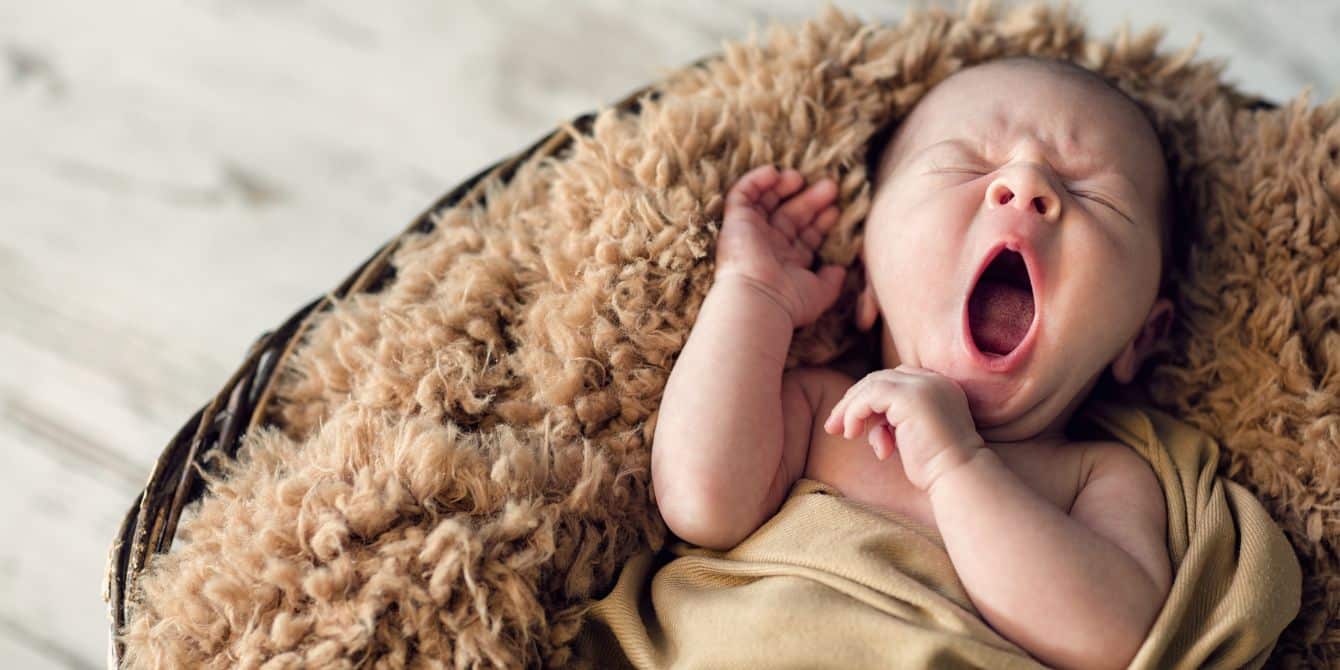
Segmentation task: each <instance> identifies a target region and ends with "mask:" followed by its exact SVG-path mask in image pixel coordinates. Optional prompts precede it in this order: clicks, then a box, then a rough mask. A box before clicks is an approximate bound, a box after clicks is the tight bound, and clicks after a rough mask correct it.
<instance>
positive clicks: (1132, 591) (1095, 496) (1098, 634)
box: [929, 444, 1171, 668]
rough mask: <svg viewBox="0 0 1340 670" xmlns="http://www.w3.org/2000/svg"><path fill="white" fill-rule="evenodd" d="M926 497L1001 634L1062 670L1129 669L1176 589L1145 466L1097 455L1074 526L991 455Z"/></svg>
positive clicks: (1110, 451)
mask: <svg viewBox="0 0 1340 670" xmlns="http://www.w3.org/2000/svg"><path fill="white" fill-rule="evenodd" d="M929 495H930V499H931V506H932V507H933V509H934V511H935V521H936V524H937V525H938V526H939V529H940V533H941V535H942V536H943V537H944V541H945V546H946V548H947V549H948V550H949V554H950V556H951V557H952V558H953V561H954V568H955V570H956V571H957V572H958V574H959V578H960V579H961V580H962V581H963V584H964V586H965V587H966V588H967V590H968V593H969V595H970V596H971V597H972V601H973V604H974V605H976V606H977V609H978V610H979V611H980V612H981V613H982V615H983V616H984V617H986V619H987V620H988V621H989V622H990V623H991V625H992V626H994V627H995V628H996V630H998V631H1000V633H1001V634H1003V635H1005V636H1006V637H1008V638H1010V639H1011V640H1013V641H1014V642H1015V643H1017V644H1019V646H1021V647H1024V648H1025V649H1027V650H1028V651H1029V652H1030V653H1032V654H1033V655H1034V656H1036V657H1037V658H1038V659H1040V660H1041V661H1043V662H1044V663H1047V664H1049V665H1053V666H1056V667H1063V668H1070V667H1084V668H1098V667H1126V665H1127V664H1128V663H1129V662H1130V660H1131V658H1132V657H1134V655H1135V652H1136V651H1137V650H1138V649H1139V647H1140V645H1141V643H1142V642H1143V641H1144V638H1145V636H1146V635H1147V634H1148V632H1149V628H1150V626H1151V625H1152V624H1153V622H1154V619H1155V617H1156V616H1157V615H1158V613H1159V610H1160V609H1162V607H1163V602H1164V598H1165V597H1166V595H1167V593H1168V588H1169V583H1170V581H1171V577H1170V567H1169V561H1168V554H1167V549H1166V540H1165V525H1166V523H1167V508H1166V506H1165V503H1164V499H1163V492H1162V489H1161V488H1160V487H1159V482H1158V480H1157V479H1156V478H1155V477H1154V474H1153V472H1152V471H1151V470H1150V468H1149V465H1148V464H1146V463H1145V462H1144V460H1143V459H1141V458H1140V456H1139V455H1137V454H1135V453H1134V452H1132V451H1130V450H1129V449H1128V448H1126V447H1125V446H1123V445H1118V444H1111V445H1104V446H1102V447H1100V448H1098V449H1097V450H1096V452H1095V454H1094V457H1093V460H1092V461H1091V465H1090V468H1089V471H1088V474H1087V478H1086V480H1085V481H1084V483H1083V486H1082V488H1081V491H1080V493H1079V495H1078V497H1077V498H1076V500H1075V503H1074V505H1073V506H1072V509H1071V512H1070V515H1068V516H1067V515H1066V514H1065V513H1064V512H1062V511H1061V510H1059V509H1057V508H1056V507H1054V506H1052V505H1051V504H1049V503H1048V502H1047V501H1045V500H1044V499H1043V498H1042V497H1041V496H1039V495H1038V494H1037V493H1035V492H1034V491H1033V490H1031V489H1029V488H1028V487H1027V486H1026V485H1025V484H1024V483H1023V481H1022V480H1020V479H1019V478H1018V477H1017V476H1016V475H1015V474H1014V473H1013V472H1011V471H1010V470H1008V469H1007V468H1006V467H1005V466H1004V464H1003V463H1002V462H1001V461H1000V459H999V457H998V456H997V455H996V454H995V453H994V452H992V451H991V450H990V449H981V450H979V451H978V452H977V453H976V454H974V456H973V458H972V459H971V460H970V461H968V462H967V463H965V464H964V465H962V466H959V467H958V468H955V469H953V470H951V471H949V472H947V473H945V475H944V476H942V477H940V478H939V479H938V480H937V481H936V482H935V483H934V485H932V486H931V488H930V491H929Z"/></svg>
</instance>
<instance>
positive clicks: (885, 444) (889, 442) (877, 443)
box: [868, 421, 895, 461]
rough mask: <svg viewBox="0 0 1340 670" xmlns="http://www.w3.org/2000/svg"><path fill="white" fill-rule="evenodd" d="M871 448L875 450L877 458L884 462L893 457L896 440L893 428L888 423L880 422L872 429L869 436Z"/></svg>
mask: <svg viewBox="0 0 1340 670" xmlns="http://www.w3.org/2000/svg"><path fill="white" fill-rule="evenodd" d="M868 439H869V440H870V446H871V448H873V449H874V450H875V458H878V459H879V460H881V461H882V460H884V459H886V458H888V457H889V456H892V455H893V449H894V446H895V445H894V439H893V426H890V425H889V424H888V422H887V421H879V422H877V423H876V424H875V425H874V426H872V427H871V428H870V433H869V435H868Z"/></svg>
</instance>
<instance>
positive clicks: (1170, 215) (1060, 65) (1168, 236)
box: [866, 55, 1188, 297]
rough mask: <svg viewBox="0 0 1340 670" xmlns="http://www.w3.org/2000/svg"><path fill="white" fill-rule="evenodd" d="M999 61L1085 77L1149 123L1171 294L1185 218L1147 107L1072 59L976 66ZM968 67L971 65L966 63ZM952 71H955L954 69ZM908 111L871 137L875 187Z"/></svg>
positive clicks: (1163, 281) (1181, 256)
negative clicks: (1161, 176) (1159, 174)
mask: <svg viewBox="0 0 1340 670" xmlns="http://www.w3.org/2000/svg"><path fill="white" fill-rule="evenodd" d="M1000 63H1026V64H1031V65H1040V66H1044V67H1047V68H1049V69H1051V70H1052V71H1054V72H1062V73H1066V74H1070V75H1075V76H1078V77H1080V78H1082V79H1084V80H1085V81H1088V82H1089V83H1093V84H1099V85H1101V86H1103V87H1104V88H1106V89H1107V90H1109V91H1113V92H1115V93H1117V94H1118V95H1120V96H1121V97H1122V98H1123V99H1125V100H1126V101H1127V102H1129V103H1130V104H1131V105H1132V106H1134V107H1135V109H1137V110H1139V112H1140V116H1141V117H1142V118H1143V119H1144V120H1145V122H1146V123H1148V124H1149V128H1150V130H1151V132H1153V134H1154V137H1155V138H1156V139H1157V141H1158V144H1159V152H1160V155H1161V157H1162V158H1163V161H1164V167H1165V174H1166V176H1167V179H1166V182H1165V183H1166V188H1165V190H1164V197H1163V202H1161V203H1159V222H1158V225H1159V248H1160V255H1161V258H1160V272H1159V277H1160V279H1159V291H1158V296H1159V297H1170V296H1171V295H1172V288H1173V285H1174V282H1175V280H1176V277H1175V276H1174V272H1178V273H1180V271H1181V269H1182V267H1183V264H1184V263H1185V262H1186V253H1187V239H1186V233H1187V232H1188V230H1187V226H1186V219H1185V217H1184V216H1183V214H1184V212H1183V211H1182V207H1181V198H1180V197H1178V194H1177V193H1176V182H1175V180H1174V174H1175V172H1174V169H1173V168H1174V166H1173V164H1172V162H1171V161H1170V160H1169V156H1168V152H1167V150H1166V148H1165V146H1166V144H1165V142H1164V138H1163V135H1162V134H1161V133H1160V132H1159V128H1158V124H1157V123H1155V120H1154V116H1153V114H1151V113H1150V112H1149V109H1148V108H1147V107H1145V105H1144V104H1143V103H1141V102H1140V101H1139V100H1136V99H1135V98H1133V97H1131V96H1130V95H1129V94H1127V93H1126V92H1125V91H1123V90H1121V88H1120V87H1118V86H1117V85H1116V84H1115V83H1113V82H1112V81H1110V80H1109V79H1107V78H1106V77H1104V76H1103V75H1101V74H1098V73H1097V72H1094V71H1093V70H1090V69H1088V68H1086V67H1084V66H1082V65H1078V64H1076V63H1073V62H1071V61H1067V60H1060V59H1056V58H1046V57H1042V56H1030V55H1021V56H1007V57H1004V58H998V59H995V60H989V61H983V62H982V63H977V64H976V65H988V64H1000ZM968 67H973V66H972V65H969V66H968ZM964 69H965V70H966V69H968V68H966V67H965V68H964ZM962 71H963V70H959V71H958V72H962ZM954 74H957V72H956V73H954ZM949 76H950V77H952V76H954V75H953V74H951V75H949ZM941 81H943V80H941ZM922 97H923V98H924V97H925V94H924V93H923V94H922ZM910 112H911V109H910V108H909V109H908V110H907V113H904V114H903V115H902V116H900V117H897V118H894V119H893V120H891V121H890V122H889V123H887V124H885V125H884V127H882V128H880V129H879V130H878V131H876V132H875V134H874V135H873V136H871V139H870V144H869V147H868V151H867V154H866V174H868V175H870V178H871V180H872V181H873V182H874V187H875V188H878V186H879V182H880V181H882V175H881V173H880V170H881V169H884V168H886V167H887V166H885V165H884V163H885V161H886V159H887V158H888V157H887V156H886V155H885V154H886V150H887V149H888V148H889V145H890V142H891V141H892V139H893V136H894V134H895V133H896V132H897V130H898V127H899V126H900V125H901V122H902V120H903V119H905V118H906V117H907V114H908V113H910Z"/></svg>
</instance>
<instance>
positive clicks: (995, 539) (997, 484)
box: [652, 59, 1173, 667]
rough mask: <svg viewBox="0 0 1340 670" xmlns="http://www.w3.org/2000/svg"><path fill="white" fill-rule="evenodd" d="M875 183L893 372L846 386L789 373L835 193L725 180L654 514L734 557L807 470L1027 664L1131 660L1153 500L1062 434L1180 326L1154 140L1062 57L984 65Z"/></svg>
mask: <svg viewBox="0 0 1340 670" xmlns="http://www.w3.org/2000/svg"><path fill="white" fill-rule="evenodd" d="M874 179H875V192H874V199H873V202H872V205H871V210H870V214H869V217H868V218H867V221H866V231H865V239H864V246H863V249H862V250H861V252H860V253H861V259H862V262H863V263H862V264H863V265H864V267H865V268H866V273H865V277H864V287H863V288H862V290H861V292H860V294H859V297H858V303H857V310H856V321H857V323H856V325H857V327H858V328H861V329H862V330H868V329H870V328H872V327H874V326H875V324H876V323H877V322H879V321H881V320H882V325H880V341H881V356H882V359H883V360H882V366H881V369H878V370H875V371H872V372H869V373H868V374H866V375H865V376H864V377H863V378H861V379H859V380H857V379H854V378H852V377H850V376H848V375H846V374H844V373H842V372H839V371H837V370H832V369H822V368H797V369H793V370H789V371H786V372H785V374H783V365H784V362H785V360H786V354H787V351H788V348H789V346H790V342H791V335H792V331H793V330H794V329H795V328H798V327H801V326H804V325H806V324H809V323H811V322H813V321H814V320H815V319H816V318H818V316H819V315H820V314H821V313H823V312H824V311H825V310H827V309H828V308H829V307H830V306H831V305H832V304H833V303H834V301H835V300H836V298H837V296H838V293H839V289H840V287H841V285H842V281H843V276H844V273H845V270H844V269H843V268H842V267H839V266H831V265H830V266H825V267H822V268H820V269H818V271H817V272H813V271H811V269H810V268H811V264H812V261H813V259H814V251H815V249H817V248H818V247H819V245H820V243H821V242H822V241H823V238H824V236H825V234H826V233H827V232H828V230H829V229H830V228H831V227H832V226H833V224H834V222H835V221H836V220H837V215H838V210H837V208H836V207H835V206H834V205H833V202H834V200H835V197H836V190H837V189H836V186H835V184H834V183H833V181H832V180H830V179H824V180H821V181H818V182H816V183H814V184H811V185H809V186H808V188H804V187H805V184H804V179H803V178H802V177H801V175H800V174H799V173H797V172H795V171H793V170H786V171H781V172H779V171H778V170H777V169H775V168H774V167H772V166H764V167H760V168H757V169H755V170H753V171H751V172H749V173H748V174H746V175H745V176H744V177H742V178H741V179H740V180H739V182H737V183H736V184H735V185H734V187H733V188H732V189H731V190H730V192H729V194H728V196H727V200H726V206H725V215H724V219H723V224H722V229H721V233H720V236H719V238H718V246H717V252H716V275H715V282H714V284H713V286H712V288H711V290H710V291H709V293H708V296H707V298H706V300H705V302H704V303H703V305H702V309H701V311H700V313H699V315H698V317H697V321H696V324H695V326H694V328H693V331H692V333H691V334H690V337H689V339H688V342H687V343H686V345H685V347H684V349H683V351H682V353H681V354H680V357H679V359H678V361H677V362H676V364H675V366H674V369H673V371H672V374H671V376H670V379H669V382H668V384H667V387H666V391H665V396H664V399H663V403H662V406H661V411H660V417H659V419H658V424H657V427H656V436H655V441H654V443H653V444H654V446H653V450H652V475H653V480H654V486H655V491H656V498H657V504H658V506H659V508H660V511H661V514H662V516H663V517H664V519H665V520H666V523H667V524H668V525H669V527H670V529H671V530H673V531H674V533H675V534H676V535H678V536H679V537H681V538H683V539H684V540H686V541H688V542H692V543H695V544H698V545H702V546H705V547H710V548H721V549H725V548H729V547H732V546H734V545H735V544H737V543H739V542H740V541H741V540H742V539H744V538H745V537H746V536H748V535H749V534H751V533H752V532H753V531H754V530H756V529H757V528H758V527H759V526H760V525H762V524H763V523H764V522H765V521H767V519H768V518H770V517H771V516H772V515H773V514H775V513H776V512H777V510H778V508H779V506H780V505H781V503H782V502H783V500H784V499H785V498H786V496H787V493H788V491H789V490H790V489H791V487H792V485H793V484H794V483H795V482H796V481H797V479H798V478H801V477H805V478H809V479H815V480H819V481H822V482H824V483H826V484H829V485H830V486H832V487H834V488H835V489H837V490H838V491H840V492H841V493H842V494H843V495H844V496H847V497H849V498H852V499H855V500H858V501H861V502H864V503H867V504H870V505H875V506H878V507H879V508H882V509H885V510H888V511H890V512H894V513H897V514H901V515H903V516H905V517H907V518H910V519H912V520H914V521H916V522H919V523H920V524H922V525H924V526H926V527H928V528H932V529H934V530H936V531H937V532H938V533H939V534H940V536H941V537H942V538H943V540H944V544H945V547H946V549H947V551H948V553H949V555H950V557H951V559H952V561H953V565H954V569H955V570H956V572H957V573H958V575H959V577H960V579H961V581H962V583H963V585H964V587H965V588H966V590H967V592H968V593H969V594H970V596H971V599H972V602H973V604H974V605H975V606H976V607H977V609H978V610H979V611H980V612H981V614H982V615H983V616H984V618H985V619H986V620H987V622H988V623H990V624H991V626H992V627H993V628H995V629H996V630H997V631H998V632H999V633H1001V634H1002V635H1003V636H1005V637H1007V638H1009V639H1010V640H1012V641H1014V642H1015V643H1016V644H1018V645H1019V646H1020V647H1023V648H1024V649H1026V650H1027V651H1029V652H1030V653H1031V654H1032V655H1034V656H1035V657H1036V658H1038V659H1039V660H1041V661H1042V662H1044V663H1047V664H1049V665H1054V666H1062V667H1074V666H1083V667H1099V666H1100V665H1101V666H1112V667H1121V666H1125V665H1126V663H1127V661H1128V660H1129V659H1130V658H1131V657H1132V656H1133V655H1134V654H1135V652H1136V650H1137V649H1138V648H1139V646H1140V644H1141V642H1142V641H1143V639H1144V636H1145V635H1146V633H1147V631H1148V630H1149V628H1150V626H1151V624H1152V623H1153V621H1154V619H1155V616H1156V615H1157V614H1158V612H1159V610H1160V608H1161V607H1162V605H1163V602H1164V599H1165V597H1166V595H1167V593H1168V589H1169V584H1170V581H1171V576H1170V567H1169V557H1168V553H1167V549H1166V547H1165V525H1166V523H1167V519H1166V515H1167V512H1166V507H1165V503H1164V500H1163V494H1162V490H1161V488H1160V486H1159V482H1158V480H1157V479H1156V477H1155V475H1154V473H1153V471H1152V470H1151V469H1150V467H1149V465H1148V464H1147V463H1146V462H1145V461H1144V460H1143V459H1142V458H1141V457H1140V456H1139V455H1138V454H1136V453H1135V452H1134V451H1132V450H1131V449H1130V448H1129V447H1126V446H1125V445H1123V444H1121V443H1118V442H1113V441H1083V442H1077V441H1071V440H1069V439H1067V437H1066V435H1065V430H1064V429H1065V427H1066V424H1067V422H1068V420H1069V419H1070V418H1071V416H1072V414H1073V413H1074V412H1075V410H1076V409H1077V408H1078V406H1079V405H1080V404H1081V403H1082V402H1083V401H1084V400H1085V398H1086V397H1087V395H1088V394H1089V392H1090V390H1091V389H1092V388H1093V387H1094V385H1095V384H1096V383H1097V382H1098V380H1099V378H1100V377H1101V375H1102V374H1103V372H1104V370H1108V369H1110V371H1111V374H1112V377H1113V379H1114V380H1115V381H1117V382H1119V383H1123V384H1124V383H1128V382H1130V381H1131V380H1132V379H1133V378H1134V377H1135V376H1136V373H1137V372H1138V370H1139V368H1140V365H1141V363H1142V361H1143V360H1144V359H1145V358H1146V357H1147V356H1148V355H1149V354H1150V353H1151V352H1152V351H1153V350H1154V347H1155V346H1156V344H1157V343H1158V342H1159V340H1160V339H1161V338H1162V337H1163V336H1164V335H1165V334H1166V332H1167V330H1168V327H1169V323H1170V320H1171V316H1172V305H1171V303H1170V301H1169V300H1167V299H1166V298H1163V297H1161V296H1160V293H1161V292H1160V279H1161V277H1162V276H1164V275H1165V274H1166V264H1167V261H1166V258H1167V256H1168V247H1169V234H1168V231H1169V227H1170V226H1171V225H1173V222H1172V221H1171V220H1170V219H1171V217H1170V216H1169V214H1168V212H1169V211H1170V208H1169V204H1168V203H1169V200H1170V194H1169V183H1168V175H1167V171H1166V168H1165V164H1164V160H1163V156H1162V151H1161V148H1160V144H1159V140H1158V138H1157V136H1156V134H1155V132H1154V130H1153V128H1152V127H1151V125H1150V123H1149V122H1148V120H1147V119H1146V118H1145V117H1144V115H1143V114H1142V112H1141V110H1140V109H1139V108H1138V107H1137V106H1136V105H1135V104H1134V103H1133V102H1132V101H1131V100H1130V99H1128V98H1127V97H1126V96H1125V95H1124V94H1122V93H1121V92H1119V91H1118V90H1116V89H1115V88H1112V87H1111V86H1109V85H1108V84H1106V82H1104V81H1102V80H1101V79H1100V78H1098V77H1096V76H1095V75H1092V74H1089V73H1087V72H1085V71H1083V70H1080V69H1079V68H1077V67H1075V66H1072V65H1068V64H1061V63H1055V62H1048V61H1042V60H1036V59H1007V60H1000V61H992V62H989V63H987V64H983V65H978V66H975V67H971V68H967V69H965V70H962V71H960V72H959V73H956V74H954V75H953V76H951V77H949V78H947V79H946V80H944V81H943V82H942V83H940V84H939V85H938V86H936V87H935V88H934V89H933V90H931V91H930V92H929V93H928V94H927V95H926V96H925V97H924V98H923V99H922V100H921V101H920V102H919V103H918V104H917V106H916V107H915V108H914V109H913V110H912V112H911V113H910V114H909V115H908V116H907V117H906V118H905V119H904V120H903V121H902V122H901V124H900V125H899V127H898V129H897V132H896V133H895V135H894V136H893V138H892V139H891V141H890V142H889V145H888V148H887V149H886V151H885V153H884V155H883V156H882V157H881V160H880V163H879V168H878V170H877V173H876V175H875V177H874ZM881 318H882V319H881ZM890 456H896V457H895V458H890Z"/></svg>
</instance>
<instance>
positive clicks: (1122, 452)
mask: <svg viewBox="0 0 1340 670" xmlns="http://www.w3.org/2000/svg"><path fill="white" fill-rule="evenodd" d="M1114 509H1124V510H1126V511H1128V512H1130V513H1136V514H1141V513H1142V514H1145V515H1147V516H1148V517H1149V518H1150V519H1151V520H1152V519H1154V518H1158V517H1162V516H1163V515H1164V514H1165V513H1166V507H1165V505H1164V498H1163V484H1162V482H1161V481H1160V480H1159V477H1158V475H1157V473H1155V472H1154V468H1153V467H1152V466H1151V465H1150V463H1149V461H1148V460H1146V459H1145V457H1144V456H1141V455H1140V454H1139V453H1138V452H1136V451H1135V450H1134V449H1132V448H1131V447H1130V446H1128V445H1126V444H1123V443H1121V442H1117V441H1113V440H1098V441H1093V442H1086V443H1084V447H1083V453H1082V454H1081V457H1080V479H1079V489H1078V491H1077V493H1076V496H1075V504H1074V506H1073V509H1072V516H1073V515H1095V514H1109V513H1111V511H1112V510H1114Z"/></svg>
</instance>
